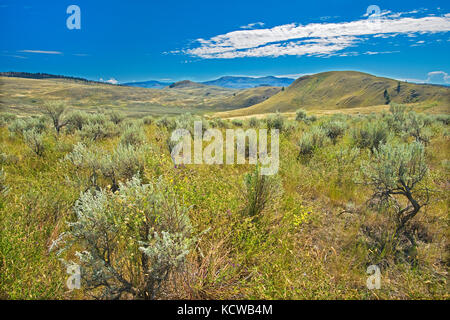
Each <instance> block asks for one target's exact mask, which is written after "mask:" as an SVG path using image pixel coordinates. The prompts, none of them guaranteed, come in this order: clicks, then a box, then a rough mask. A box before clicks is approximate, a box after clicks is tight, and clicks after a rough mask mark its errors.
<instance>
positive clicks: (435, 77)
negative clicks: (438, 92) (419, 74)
mask: <svg viewBox="0 0 450 320" xmlns="http://www.w3.org/2000/svg"><path fill="white" fill-rule="evenodd" d="M427 75H428V78H427V80H426V82H436V81H442V82H445V83H450V75H449V74H448V73H447V72H444V71H431V72H428V74H427Z"/></svg>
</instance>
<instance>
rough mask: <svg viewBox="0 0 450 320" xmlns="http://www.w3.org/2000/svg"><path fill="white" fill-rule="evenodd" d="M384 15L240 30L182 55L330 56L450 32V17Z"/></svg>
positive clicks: (198, 43) (201, 42)
mask: <svg viewBox="0 0 450 320" xmlns="http://www.w3.org/2000/svg"><path fill="white" fill-rule="evenodd" d="M417 12H418V11H410V12H404V13H392V12H390V11H384V12H383V13H382V15H381V18H380V19H379V20H378V21H377V22H373V20H371V21H369V20H368V19H360V20H355V21H350V22H341V23H311V24H307V25H299V24H296V23H291V24H284V25H280V26H275V27H273V28H265V29H252V30H236V31H232V32H229V33H226V34H221V35H217V36H215V37H212V38H210V39H207V40H205V39H197V40H196V42H195V44H196V46H195V47H194V48H190V49H185V50H183V51H182V52H183V53H185V54H188V55H191V56H195V57H200V58H203V59H232V58H241V57H279V56H286V55H293V56H303V55H306V56H329V55H333V54H335V53H337V52H341V51H343V50H344V49H347V48H349V47H355V46H358V45H359V44H360V43H361V42H364V41H366V40H368V39H369V38H371V37H379V38H383V37H386V38H387V37H395V36H397V35H400V34H403V35H408V36H418V35H423V34H431V33H436V32H447V31H450V14H445V15H442V16H432V15H428V16H425V17H419V18H417V17H404V15H407V14H412V13H417Z"/></svg>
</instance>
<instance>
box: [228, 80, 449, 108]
mask: <svg viewBox="0 0 450 320" xmlns="http://www.w3.org/2000/svg"><path fill="white" fill-rule="evenodd" d="M385 90H386V92H387V94H385ZM388 102H396V103H406V104H411V103H424V102H426V103H435V104H437V105H439V106H445V107H447V108H448V107H449V106H450V88H447V87H444V86H436V85H424V84H413V83H408V82H403V81H398V80H393V79H388V78H381V77H376V76H373V75H370V74H366V73H362V72H356V71H331V72H324V73H318V74H315V75H308V76H304V77H301V78H298V79H297V80H296V81H295V82H294V83H293V84H292V85H290V86H289V87H288V88H286V89H285V90H284V91H281V92H279V93H278V94H276V95H274V96H272V97H271V98H270V99H267V100H266V101H263V102H261V103H259V104H256V105H254V106H251V107H249V108H245V109H240V110H234V111H232V112H228V113H227V116H242V115H248V114H261V113H268V112H276V111H280V112H290V111H295V110H296V109H299V108H303V109H307V110H308V109H309V110H313V109H315V110H326V109H345V108H356V107H368V106H375V105H383V104H387V103H388Z"/></svg>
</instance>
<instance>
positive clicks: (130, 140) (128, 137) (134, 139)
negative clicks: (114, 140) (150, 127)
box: [120, 125, 145, 146]
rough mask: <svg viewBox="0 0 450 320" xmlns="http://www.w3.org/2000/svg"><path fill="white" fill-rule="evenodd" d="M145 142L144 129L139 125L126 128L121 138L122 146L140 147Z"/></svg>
mask: <svg viewBox="0 0 450 320" xmlns="http://www.w3.org/2000/svg"><path fill="white" fill-rule="evenodd" d="M144 142H145V133H144V129H143V128H142V127H140V126H138V125H131V126H128V127H127V128H125V130H124V132H123V133H122V135H121V137H120V144H123V145H131V146H140V145H142V144H144Z"/></svg>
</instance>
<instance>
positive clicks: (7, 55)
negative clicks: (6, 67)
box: [2, 54, 28, 59]
mask: <svg viewBox="0 0 450 320" xmlns="http://www.w3.org/2000/svg"><path fill="white" fill-rule="evenodd" d="M2 56H4V57H11V58H16V59H28V58H27V57H24V56H19V55H16V54H2Z"/></svg>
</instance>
